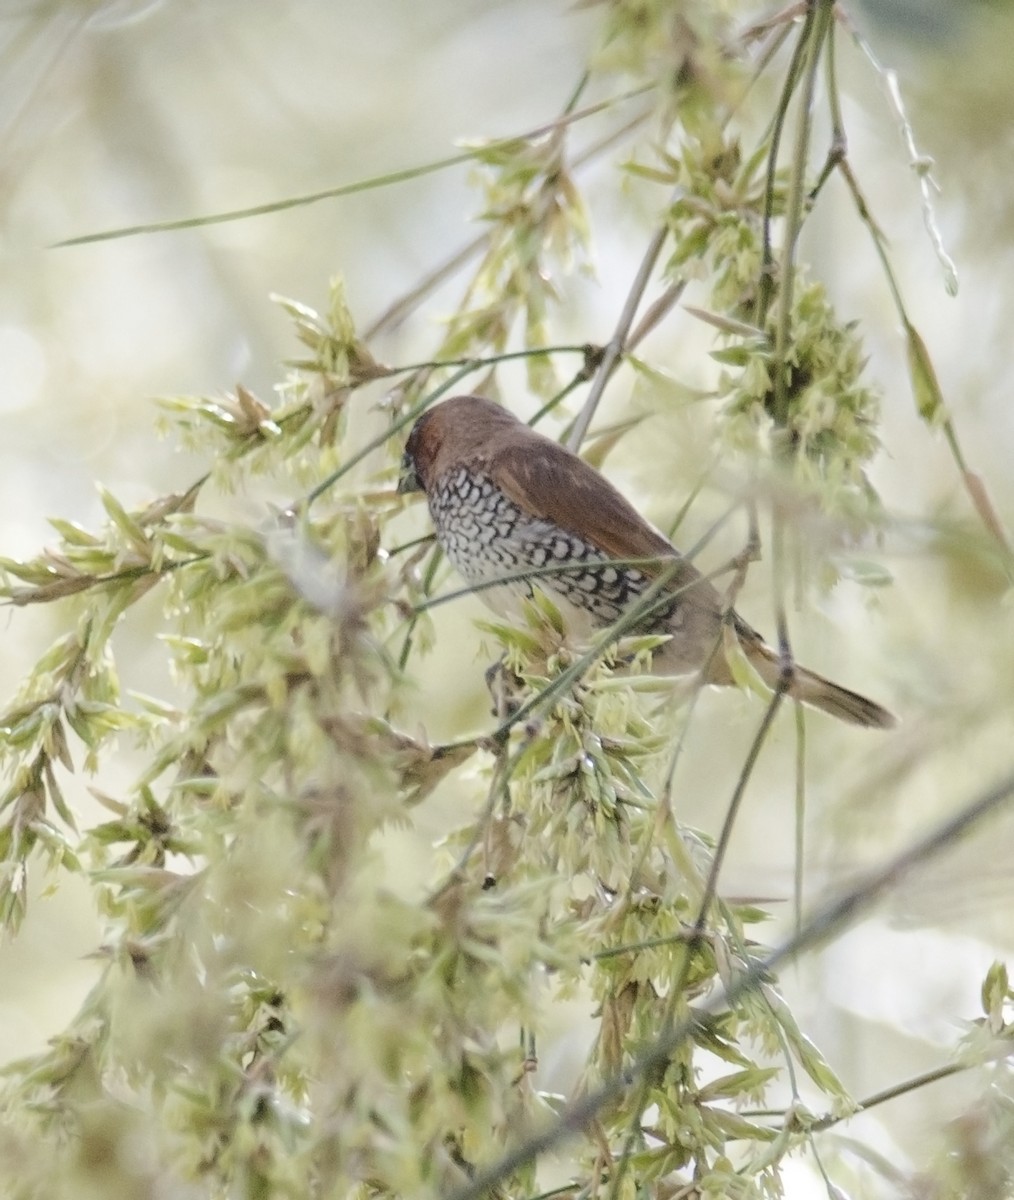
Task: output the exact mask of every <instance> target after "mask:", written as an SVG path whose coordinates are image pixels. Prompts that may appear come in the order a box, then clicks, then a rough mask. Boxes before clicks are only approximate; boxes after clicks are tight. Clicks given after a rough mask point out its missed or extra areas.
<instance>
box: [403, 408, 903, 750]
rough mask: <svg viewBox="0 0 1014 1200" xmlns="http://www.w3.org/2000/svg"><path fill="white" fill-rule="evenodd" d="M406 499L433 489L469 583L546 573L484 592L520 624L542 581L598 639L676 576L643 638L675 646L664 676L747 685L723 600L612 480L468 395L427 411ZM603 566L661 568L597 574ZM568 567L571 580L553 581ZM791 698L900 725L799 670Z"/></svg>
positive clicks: (763, 659)
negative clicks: (526, 601)
mask: <svg viewBox="0 0 1014 1200" xmlns="http://www.w3.org/2000/svg"><path fill="white" fill-rule="evenodd" d="M398 487H399V491H402V492H409V491H415V490H418V489H422V490H423V491H425V493H426V498H427V500H428V502H429V508H430V514H431V516H432V518H433V523H434V526H435V528H436V533H437V538H438V540H439V541H440V543H441V545H442V546H443V548H444V550H445V552H446V553H447V556H448V558H449V559H450V560H451V562H452V563H453V564H454V566H455V567H456V568H457V569H458V571H459V572H460V573H461V574H462V575H463V576H464V577H465V579H466V580H467V581H468V582H469V583H472V584H484V585H489V584H490V583H491V582H492V581H494V580H496V579H499V578H503V577H504V576H510V575H518V574H519V573H524V572H525V571H526V570H528V571H532V572H536V571H538V572H540V573H539V575H538V577H537V579H536V580H533V581H526V580H525V579H517V580H514V581H512V582H509V583H505V584H500V585H496V586H492V587H490V586H485V587H484V588H483V589H482V590H480V591H479V596H480V597H481V598H482V599H483V600H484V601H485V602H486V603H487V604H488V605H489V606H490V607H491V608H493V609H494V610H495V611H496V612H498V613H500V614H501V615H502V616H505V617H508V618H510V617H511V616H514V615H516V613H517V609H518V600H519V598H521V597H524V596H529V595H531V587H532V582H537V583H538V586H539V587H541V588H542V589H543V590H544V591H545V592H546V593H547V594H549V595H550V596H551V597H552V598H553V600H554V602H556V603H557V604H558V605H559V607H560V608H561V610H562V611H563V613H564V615H565V618H566V619H567V623H568V628H569V629H572V630H573V631H574V632H576V633H577V634H579V635H584V634H588V633H590V632H592V631H594V630H595V629H601V628H604V627H605V626H607V625H609V624H611V623H612V622H613V621H614V620H616V618H617V617H619V616H620V615H621V614H622V613H623V612H624V611H625V610H626V609H627V608H628V607H629V606H631V605H632V604H634V603H636V601H637V599H638V597H639V596H640V595H641V594H642V593H643V592H645V591H647V589H648V588H649V587H651V585H652V583H653V582H654V581H656V580H658V578H659V577H660V575H661V574H663V573H665V574H666V575H667V582H666V585H665V590H664V595H665V596H667V597H668V598H669V601H668V603H665V602H663V608H662V610H661V611H656V613H655V615H654V616H652V617H649V618H647V619H646V620H645V621H644V622H643V623H642V624H641V625H639V626H638V632H645V631H650V632H654V633H668V634H670V635H671V636H670V639H669V641H668V642H666V643H665V644H664V645H663V646H661V647H660V648H659V649H658V650H657V651H656V652H655V656H654V659H653V667H654V668H655V669H656V670H657V671H659V672H660V673H663V674H686V673H689V672H692V671H697V670H702V669H703V671H704V679H705V682H706V683H714V684H731V683H732V682H733V677H732V672H731V671H730V669H729V664H728V661H727V660H726V657H725V654H724V652H723V649H722V645H721V643H722V634H723V628H722V627H723V620H722V600H721V597H720V595H719V593H718V591H717V590H716V588H715V587H714V586H713V585H712V584H711V583H709V582H708V581H707V580H706V579H704V578H703V577H702V575H701V573H700V571H698V570H697V568H696V567H695V566H694V565H693V564H692V563H690V562H687V561H686V560H685V559H683V558H682V556H681V555H680V553H679V551H678V550H677V549H676V548H675V547H674V546H673V545H672V543H671V542H670V541H669V540H668V539H667V538H666V537H664V536H663V535H662V534H661V533H660V532H659V531H658V530H657V529H655V528H654V526H652V525H650V524H649V523H648V522H647V521H645V520H644V518H643V517H642V516H641V515H640V514H639V513H638V512H637V510H636V509H635V508H634V507H633V506H632V505H631V504H630V503H629V502H628V501H627V500H625V499H624V497H623V496H622V495H620V493H619V492H618V491H617V490H616V488H614V487H613V485H612V484H611V483H610V482H609V481H608V480H607V479H605V478H604V476H602V475H600V474H599V473H598V471H596V470H595V469H594V468H593V467H590V466H589V465H588V464H587V463H585V462H583V461H582V460H581V459H580V458H578V457H577V455H576V454H572V453H571V452H570V451H569V450H566V449H564V448H563V447H562V446H560V445H558V444H557V443H556V442H553V441H551V440H550V439H549V438H547V437H544V436H543V435H542V434H540V433H537V432H536V431H535V430H533V429H530V428H529V427H528V426H527V425H525V424H523V423H522V422H521V421H519V420H518V419H517V418H516V417H514V416H513V415H512V414H511V413H509V412H507V410H506V409H504V408H501V407H500V406H499V405H497V404H494V403H493V402H492V401H490V400H485V399H483V398H482V397H479V396H456V397H454V398H453V399H451V400H445V401H444V402H443V403H442V404H438V405H436V406H435V407H433V408H431V409H430V410H429V411H428V412H426V413H424V414H423V415H422V416H421V417H420V418H419V420H418V421H417V422H416V423H415V425H414V427H413V429H412V432H411V433H410V434H409V437H408V442H407V443H406V446H405V458H404V462H403V474H402V478H401V481H400V483H399V485H398ZM602 559H614V560H626V559H656V560H661V561H658V562H657V563H655V564H651V565H648V564H645V565H641V566H637V567H632V566H622V565H617V566H615V567H613V566H608V567H603V566H601V565H591V566H589V565H585V564H587V563H595V564H600V563H601V561H602ZM564 564H567V569H566V570H561V571H559V572H556V571H554V570H553V568H554V567H555V566H556V565H561V566H562V565H564ZM543 568H545V569H546V570H543ZM674 568H675V572H674V574H672V575H670V572H673V571H674ZM547 571H548V572H549V573H547ZM729 622H730V624H731V627H732V629H733V630H734V631H735V634H736V636H737V638H738V639H739V643H740V645H741V647H742V648H743V652H744V654H745V655H746V657H747V659H748V660H749V661H750V662H751V664H752V665H753V667H754V669H755V670H756V671H757V673H758V674H759V675H760V677H761V678H762V679H763V680H764V682H765V683H766V684H767V685H768V686H769V687H772V688H773V687H775V686H776V685H777V682H778V676H779V669H780V668H779V662H778V656H777V655H776V654H775V652H774V651H773V650H771V648H770V647H769V646H767V645H766V644H765V643H764V640H763V639H762V638H761V636H760V634H758V633H756V632H755V631H754V630H753V629H751V628H750V626H749V625H748V624H747V623H746V622H745V621H744V620H743V619H742V618H741V617H740V616H739V614H738V613H735V612H734V613H732V614H731V616H730V618H729ZM716 647H717V649H716ZM788 692H789V695H790V696H792V697H794V698H795V699H797V700H801V701H802V702H803V703H805V704H812V705H813V706H814V707H816V708H820V709H823V710H824V712H827V713H830V714H831V715H832V716H835V717H839V718H841V719H842V720H845V721H851V722H853V723H854V724H856V725H865V726H870V727H875V728H881V729H886V728H889V727H890V726H892V725H893V724H894V723H895V721H894V717H893V716H892V715H891V714H890V713H889V712H887V710H886V709H884V708H881V706H880V705H879V704H876V703H874V702H873V701H872V700H867V699H866V697H865V696H860V695H858V693H856V692H851V691H849V690H848V689H847V688H843V687H840V686H839V685H838V684H836V683H832V682H831V681H830V680H828V679H824V678H823V677H822V676H820V675H817V674H816V673H815V672H813V671H808V670H806V669H805V668H804V667H793V672H792V679H791V681H790V683H789V688H788Z"/></svg>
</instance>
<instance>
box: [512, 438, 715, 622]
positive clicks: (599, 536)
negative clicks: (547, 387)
mask: <svg viewBox="0 0 1014 1200" xmlns="http://www.w3.org/2000/svg"><path fill="white" fill-rule="evenodd" d="M526 434H527V436H526V437H525V438H524V439H518V440H517V441H515V442H512V443H511V444H510V445H508V446H505V447H503V448H502V449H501V450H500V451H499V452H498V453H497V456H496V463H495V471H496V480H497V483H498V484H499V485H500V487H501V488H502V490H503V491H504V492H506V494H507V495H508V496H509V497H510V498H511V499H512V500H513V501H514V503H515V504H517V505H519V506H520V507H521V508H522V509H523V510H524V511H525V512H528V513H531V514H532V516H534V517H541V518H544V519H546V520H549V521H552V522H554V523H555V524H557V525H559V526H560V528H561V529H565V530H567V532H568V533H573V534H576V535H577V536H578V537H580V538H583V539H584V540H585V541H587V542H590V543H591V544H592V545H593V546H596V547H597V548H598V549H600V550H601V551H602V553H603V555H604V556H605V557H607V558H623V559H630V558H647V559H652V558H653V559H659V560H663V561H659V562H657V563H654V564H646V565H645V566H643V567H639V568H638V569H639V570H641V571H642V572H643V573H644V574H645V575H647V576H648V577H649V578H652V577H655V576H657V575H658V574H660V573H661V572H662V571H663V570H665V569H666V567H667V566H668V565H669V563H670V562H671V560H672V559H673V558H674V557H677V558H678V557H679V552H678V551H677V550H676V548H675V547H674V546H673V545H672V543H671V542H670V541H669V540H668V539H667V538H665V537H663V535H662V534H661V533H659V531H658V530H657V529H655V528H654V526H652V525H650V524H649V523H648V522H647V521H646V520H645V519H644V518H643V517H642V516H641V514H640V513H639V512H638V511H637V509H636V508H634V506H633V505H632V504H631V503H630V502H629V501H628V500H626V499H625V498H624V497H623V496H622V495H621V494H620V493H619V492H618V491H617V490H616V488H614V487H613V485H612V484H611V483H610V482H609V481H608V480H607V479H606V478H605V477H604V476H602V475H600V474H599V473H598V471H596V470H595V469H594V468H593V467H590V466H589V465H588V464H587V463H586V462H583V461H582V460H581V459H580V458H578V457H577V455H575V454H571V453H570V451H568V450H565V449H564V448H563V447H562V446H558V445H557V444H556V443H555V442H551V441H550V440H549V439H548V438H542V437H539V438H537V439H536V438H535V437H533V436H532V434H531V432H530V431H526ZM700 578H701V576H700V572H699V571H698V570H697V568H696V567H694V566H693V565H692V564H691V563H689V562H684V564H683V569H682V570H681V571H680V572H679V574H678V576H677V578H676V579H674V580H673V585H672V586H673V588H674V589H677V588H683V587H686V586H687V585H689V584H694V583H695V582H696V581H697V580H699V579H700ZM699 589H700V591H699ZM694 591H695V592H698V598H699V599H701V600H702V601H703V600H704V599H705V598H704V595H701V594H700V592H707V593H708V596H707V600H706V601H705V602H706V603H708V604H709V605H710V604H712V603H717V593H715V592H714V589H713V588H712V587H711V585H710V584H709V583H704V582H701V583H700V584H699V585H698V586H696V587H694ZM712 597H714V599H712Z"/></svg>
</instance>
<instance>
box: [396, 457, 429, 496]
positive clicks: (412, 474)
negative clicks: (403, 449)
mask: <svg viewBox="0 0 1014 1200" xmlns="http://www.w3.org/2000/svg"><path fill="white" fill-rule="evenodd" d="M422 490H423V485H422V483H421V482H420V481H419V474H418V472H417V471H416V469H415V464H414V463H412V462H411V461H410V460H409V459H408V458H407V457H406V458H404V459H402V463H401V476H400V478H399V479H398V494H399V495H401V496H405V495H407V494H408V493H409V492H421V491H422Z"/></svg>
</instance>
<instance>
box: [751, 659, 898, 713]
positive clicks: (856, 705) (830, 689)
mask: <svg viewBox="0 0 1014 1200" xmlns="http://www.w3.org/2000/svg"><path fill="white" fill-rule="evenodd" d="M743 649H744V651H745V652H746V656H747V658H748V659H749V660H750V662H751V664H752V665H753V667H754V669H755V670H756V672H757V674H758V675H759V676H760V677H761V679H763V680H764V682H765V683H766V684H767V686H768V687H769V688H775V687H777V686H778V679H779V676H780V673H781V666H780V664H779V661H778V656H777V655H776V654H775V652H774V651H773V650H772V649H771V648H770V646H766V645H765V644H764V642H762V641H760V640H759V639H758V640H757V641H756V642H753V641H751V642H749V643H747V644H745V645H744V646H743ZM788 694H789V695H790V696H791V697H792V699H793V700H799V701H800V702H801V703H803V704H810V705H812V706H813V707H814V708H819V709H820V710H821V711H822V712H826V713H829V714H830V715H831V716H832V717H837V718H838V719H839V720H841V721H850V722H851V723H852V724H853V725H863V726H865V727H866V728H868V729H891V728H892V727H893V726H895V725H896V724H897V723H898V722H897V719H896V718H895V716H894V715H893V713H889V712H888V711H887V709H886V708H883V707H882V706H881V705H879V704H877V703H876V701H874V700H868V699H867V698H866V697H865V696H860V695H859V693H858V692H851V691H849V689H848V688H844V687H842V686H841V685H840V684H837V683H832V682H831V680H830V679H825V678H824V676H823V675H818V674H817V673H816V671H808V670H807V669H806V667H797V666H794V667H793V668H792V679H791V681H790V683H789V689H788Z"/></svg>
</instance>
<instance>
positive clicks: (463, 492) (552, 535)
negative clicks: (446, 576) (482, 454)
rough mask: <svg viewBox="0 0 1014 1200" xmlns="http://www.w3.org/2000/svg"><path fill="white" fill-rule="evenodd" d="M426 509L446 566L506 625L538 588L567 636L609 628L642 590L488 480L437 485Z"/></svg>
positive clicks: (657, 621)
mask: <svg viewBox="0 0 1014 1200" xmlns="http://www.w3.org/2000/svg"><path fill="white" fill-rule="evenodd" d="M429 508H430V514H431V516H432V518H433V524H434V527H435V529H436V532H437V538H438V539H439V541H440V544H441V546H443V548H444V551H445V553H446V554H447V557H448V558H449V559H450V561H451V563H452V564H453V565H454V567H455V568H456V569H457V570H458V571H459V573H460V574H461V575H462V576H463V577H464V578H465V580H466V581H467V582H468V583H470V584H472V585H474V586H475V587H476V590H477V592H478V594H479V597H480V599H482V600H483V601H484V602H485V603H486V604H487V605H488V606H489V607H490V608H492V609H493V610H494V611H495V612H497V613H499V614H500V615H501V616H504V617H506V618H508V619H514V618H516V617H517V615H518V614H519V611H520V601H521V600H522V599H523V598H526V597H529V596H531V594H532V587H533V586H534V585H538V586H539V587H541V588H542V589H543V590H544V591H545V592H547V593H548V594H549V595H550V596H551V597H552V598H553V600H554V602H556V603H557V604H559V606H560V607H561V609H562V610H563V614H564V618H565V620H566V621H567V626H568V629H569V630H570V631H571V632H572V633H576V634H578V635H581V634H584V633H587V632H588V631H590V630H591V629H594V628H601V627H603V626H606V625H609V624H611V623H612V622H613V621H615V620H616V619H617V618H618V617H619V616H620V615H621V614H622V613H623V611H624V610H625V609H626V608H627V607H628V605H630V604H631V603H633V602H634V601H635V600H636V599H637V598H638V597H639V596H640V595H641V593H642V592H644V590H645V589H646V588H647V587H648V584H649V580H648V578H647V577H646V576H645V575H644V574H642V573H641V572H640V571H638V570H637V569H636V568H633V567H626V566H622V565H613V564H612V563H605V564H604V563H603V560H604V559H606V558H607V557H608V556H606V555H605V554H603V552H602V551H601V550H599V549H598V548H597V547H596V546H593V545H592V544H591V543H590V542H587V541H585V540H584V539H583V538H581V537H580V536H579V535H577V534H575V533H572V532H570V531H569V530H565V529H562V528H561V527H560V526H559V525H557V524H555V523H554V522H552V521H549V520H546V519H545V518H543V517H539V516H537V515H532V514H529V513H526V512H524V511H523V510H522V508H521V507H520V506H519V505H517V504H516V503H515V502H514V501H513V500H512V499H511V498H510V497H509V496H508V495H507V494H506V493H505V492H503V491H502V490H501V489H500V488H499V487H498V486H497V485H496V483H495V482H494V481H493V479H492V478H491V477H490V476H489V475H486V474H483V473H479V472H476V471H473V470H470V469H469V468H467V467H456V468H454V469H452V470H451V471H448V472H447V473H446V474H445V475H443V476H442V477H441V478H440V479H439V480H437V481H436V484H435V485H434V486H433V487H431V489H430V492H429ZM497 581H502V582H497ZM670 615H671V614H670ZM665 618H666V614H660V616H658V617H656V618H654V620H653V621H652V622H650V624H651V625H652V626H654V627H659V626H660V625H661V624H664V623H665Z"/></svg>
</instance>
